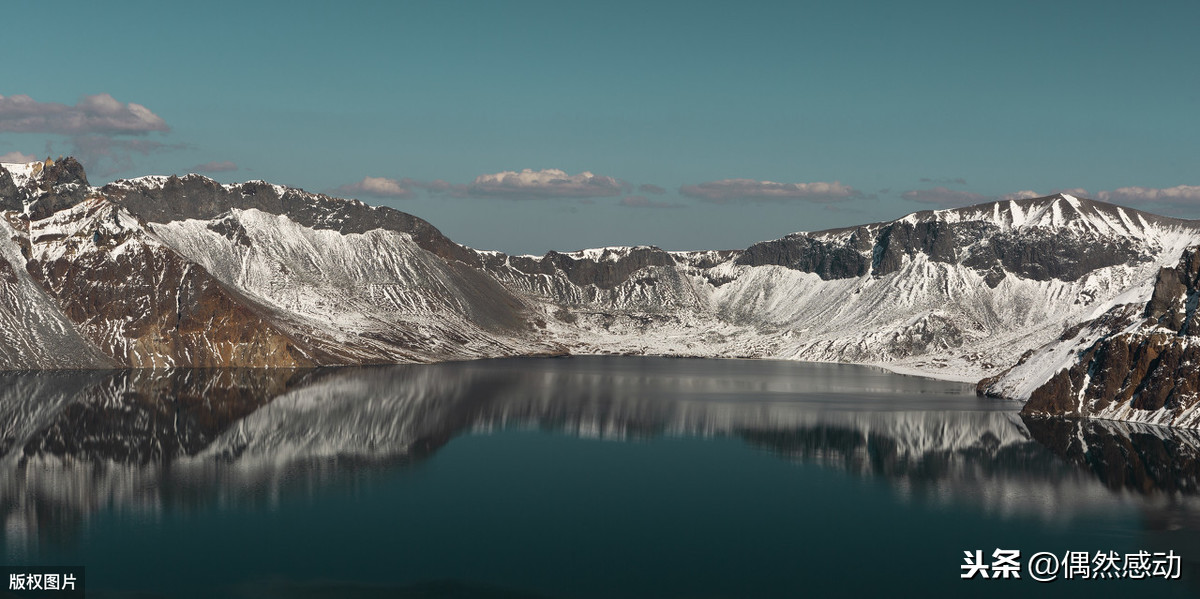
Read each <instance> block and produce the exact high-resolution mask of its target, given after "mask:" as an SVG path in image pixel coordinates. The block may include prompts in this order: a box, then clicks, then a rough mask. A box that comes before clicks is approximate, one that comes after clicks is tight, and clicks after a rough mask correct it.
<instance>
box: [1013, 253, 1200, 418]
mask: <svg viewBox="0 0 1200 599" xmlns="http://www.w3.org/2000/svg"><path fill="white" fill-rule="evenodd" d="M1198 299H1200V247H1192V248H1189V249H1188V250H1187V251H1186V252H1184V254H1183V256H1182V258H1181V259H1180V260H1179V263H1178V264H1177V265H1175V266H1173V267H1166V268H1162V269H1160V270H1159V273H1158V276H1157V278H1156V280H1155V284H1154V291H1153V293H1152V295H1151V296H1150V299H1149V301H1147V302H1146V303H1145V304H1144V306H1142V307H1141V309H1140V310H1139V309H1138V307H1139V306H1138V305H1137V304H1121V305H1118V306H1114V307H1113V308H1112V309H1110V310H1108V311H1107V312H1105V313H1104V314H1103V315H1101V316H1100V317H1099V318H1097V319H1095V320H1092V321H1090V322H1088V323H1085V324H1084V325H1083V326H1081V327H1080V328H1079V330H1078V332H1077V333H1075V334H1074V335H1072V336H1067V335H1064V336H1063V337H1064V338H1063V339H1062V340H1061V341H1060V342H1059V343H1057V344H1051V345H1050V346H1047V347H1045V348H1042V349H1041V350H1040V355H1037V356H1035V359H1040V360H1041V361H1042V363H1043V365H1042V366H1041V367H1040V368H1039V369H1038V371H1037V373H1038V374H1040V375H1041V376H1035V373H1033V372H1026V371H1027V370H1028V368H1027V367H1026V366H1025V365H1021V366H1018V367H1016V368H1014V369H1013V371H1011V372H1009V373H1007V374H1006V375H1004V377H1002V378H1010V379H1018V378H1020V377H1024V378H1025V379H1026V380H1030V379H1031V380H1033V381H1035V382H1037V381H1039V379H1040V380H1041V381H1044V382H1042V384H1040V385H1039V386H1037V387H1036V388H1035V389H1033V391H1032V392H1030V395H1029V401H1028V402H1027V403H1026V404H1025V413H1026V414H1030V415H1040V416H1045V415H1068V416H1088V417H1096V418H1104V419H1112V420H1127V421H1133V422H1145V423H1150V424H1166V425H1171V426H1179V427H1187V428H1200V408H1198V407H1197V406H1198V404H1200V322H1198V319H1200V316H1198V315H1197V314H1196V305H1197V302H1198ZM1046 371H1050V372H1053V373H1054V374H1053V375H1052V376H1050V377H1049V378H1048V379H1047V378H1045V374H1044V373H1045V372H1046ZM997 384H1001V382H997Z"/></svg>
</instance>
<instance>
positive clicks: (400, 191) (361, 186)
mask: <svg viewBox="0 0 1200 599" xmlns="http://www.w3.org/2000/svg"><path fill="white" fill-rule="evenodd" d="M330 193H332V194H334V195H339V196H372V197H377V198H408V197H412V194H413V192H412V190H411V189H408V188H407V187H404V186H403V185H401V184H400V182H399V181H397V180H395V179H388V178H387V177H363V179H362V181H359V182H357V183H350V184H347V185H342V186H341V187H338V188H335V189H332V190H330Z"/></svg>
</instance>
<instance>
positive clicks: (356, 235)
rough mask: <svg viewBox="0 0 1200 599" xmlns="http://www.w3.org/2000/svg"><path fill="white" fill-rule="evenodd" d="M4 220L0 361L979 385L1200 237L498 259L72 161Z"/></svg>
mask: <svg viewBox="0 0 1200 599" xmlns="http://www.w3.org/2000/svg"><path fill="white" fill-rule="evenodd" d="M39 165H40V166H39ZM0 212H3V214H4V216H5V219H4V221H5V228H6V231H7V234H6V235H5V239H3V240H0V245H3V248H2V249H3V251H2V252H0V256H3V258H4V260H3V261H2V262H3V263H2V264H0V287H2V288H4V289H5V290H8V293H5V294H4V295H2V296H0V297H2V298H5V300H6V301H2V302H0V334H2V335H4V337H3V342H0V368H6V369H9V368H70V367H83V368H107V367H113V366H134V367H193V366H250V367H308V366H320V365H335V364H377V363H399V362H433V361H442V360H459V359H473V358H486V357H501V356H515V355H545V354H605V353H628V354H654V355H678V356H702V357H745V358H783V359H796V360H815V361H842V362H856V363H864V364H873V365H879V366H883V367H885V368H889V369H892V370H895V371H898V372H906V373H913V374H922V375H926V376H935V377H938V378H949V379H955V380H964V381H971V382H975V381H977V380H980V379H983V378H985V377H994V376H997V375H1000V374H1001V372H1002V371H1004V369H1005V368H1007V367H1009V366H1012V365H1013V364H1015V363H1016V362H1018V360H1019V359H1020V357H1021V356H1022V355H1026V354H1029V353H1030V352H1033V351H1036V350H1038V348H1043V347H1046V346H1047V344H1053V343H1056V342H1059V339H1060V337H1062V335H1063V333H1064V331H1066V330H1069V329H1072V328H1073V327H1077V326H1078V325H1079V324H1080V323H1083V322H1085V321H1088V320H1090V319H1094V318H1096V315H1097V313H1098V312H1100V313H1102V312H1104V311H1105V310H1110V309H1113V308H1114V307H1115V306H1117V305H1126V304H1138V303H1139V302H1140V303H1142V304H1144V303H1145V302H1146V301H1147V300H1149V298H1150V297H1151V295H1152V291H1153V287H1154V280H1155V277H1156V276H1157V275H1158V273H1159V271H1160V269H1162V268H1166V267H1169V266H1171V265H1172V264H1174V263H1175V262H1177V261H1178V257H1179V256H1180V255H1182V253H1183V250H1184V249H1185V248H1186V247H1188V246H1190V245H1194V244H1196V243H1197V242H1200V222H1197V221H1187V220H1181V219H1171V218H1168V217H1159V216H1156V215H1153V214H1150V213H1145V212H1141V211H1138V210H1134V209H1130V208H1125V207H1121V206H1115V205H1112V204H1106V203H1103V202H1096V201H1092V200H1085V199H1079V198H1075V197H1074V196H1070V195H1066V194H1056V195H1052V196H1045V197H1042V198H1030V199H1022V200H1002V201H997V202H991V203H986V204H980V205H976V206H968V207H964V208H954V209H947V210H937V211H920V212H916V213H912V214H910V215H907V216H904V217H902V218H899V219H896V220H893V221H887V222H880V223H871V224H867V225H860V226H856V227H844V228H840V229H828V230H824V231H815V232H798V233H793V234H791V235H787V236H785V237H782V238H780V239H776V240H770V241H764V242H760V243H756V244H752V245H751V246H750V247H748V248H745V249H742V250H719V251H665V250H662V249H659V248H656V247H653V246H634V247H609V248H595V249H590V250H579V251H575V252H557V251H551V252H547V253H546V254H544V255H542V256H512V255H508V254H504V253H502V252H495V251H488V250H477V249H473V248H469V247H466V246H462V245H459V244H457V243H455V242H453V241H451V240H450V239H449V238H447V237H446V236H445V235H443V234H442V233H441V232H440V231H439V230H438V229H437V228H436V227H434V226H433V225H432V224H430V223H428V222H426V221H424V220H422V219H420V218H418V217H415V216H412V215H408V214H405V213H403V212H400V211H397V210H394V209H391V208H385V207H373V206H368V205H367V204H364V203H362V202H359V201H357V200H345V199H338V198H332V197H330V196H327V195H324V194H314V193H309V192H306V191H303V190H299V189H295V188H289V187H285V186H280V185H273V184H270V183H266V182H263V181H251V182H246V183H239V184H221V183H218V182H216V181H214V180H212V179H209V178H207V177H203V176H200V175H194V174H193V175H186V176H183V177H178V176H150V177H140V178H136V179H123V180H118V181H114V182H112V183H109V184H107V185H104V186H101V187H92V186H90V185H88V184H87V179H86V174H85V173H84V172H83V169H82V167H81V166H79V164H78V162H77V161H75V160H74V159H70V158H67V159H63V160H60V161H57V162H56V161H49V160H48V161H45V162H41V163H29V164H26V165H7V164H6V165H2V166H0ZM21 298H24V299H21ZM18 323H24V324H18ZM29 323H33V324H32V326H29ZM22 327H24V328H22ZM39 346H44V347H64V348H65V347H70V348H72V350H71V351H73V352H74V353H69V354H68V355H67V357H66V358H58V359H55V358H52V357H51V356H49V355H48V354H50V353H53V352H47V351H41V352H40V353H39V352H38V351H36V350H35V349H34V348H36V347H39ZM1021 372H1024V371H1021ZM1043 374H1045V375H1046V377H1047V380H1048V379H1049V377H1050V375H1051V374H1052V373H1041V372H1038V373H1029V372H1026V374H1025V375H1024V376H1026V379H1023V382H1020V383H1015V382H1013V381H1014V380H1015V379H1013V377H1014V376H1016V375H1013V374H1012V373H1011V372H1010V374H1009V375H1008V378H1007V379H1006V381H1007V382H1006V383H1005V384H1002V385H1000V386H999V387H995V388H994V389H992V392H993V394H999V395H1004V396H1008V397H1018V398H1019V397H1021V394H1022V393H1023V392H1014V390H1017V389H1028V388H1033V387H1036V386H1037V385H1041V384H1044V383H1045V382H1046V381H1045V380H1042V381H1037V380H1033V379H1032V378H1028V377H1031V376H1032V377H1034V378H1036V377H1038V376H1042V375H1043Z"/></svg>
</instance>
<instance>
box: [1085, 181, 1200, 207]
mask: <svg viewBox="0 0 1200 599" xmlns="http://www.w3.org/2000/svg"><path fill="white" fill-rule="evenodd" d="M1096 197H1097V198H1098V199H1100V200H1103V201H1105V202H1113V203H1117V204H1120V203H1132V204H1150V203H1158V204H1174V205H1177V206H1190V205H1195V204H1200V185H1176V186H1175V187H1167V188H1161V189H1160V188H1154V187H1121V188H1118V189H1114V190H1112V191H1101V192H1100V193H1098V194H1096Z"/></svg>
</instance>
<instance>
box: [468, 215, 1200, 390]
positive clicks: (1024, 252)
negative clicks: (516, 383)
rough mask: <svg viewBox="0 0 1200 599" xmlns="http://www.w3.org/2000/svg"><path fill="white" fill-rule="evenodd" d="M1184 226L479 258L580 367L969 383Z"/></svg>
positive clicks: (1013, 225) (1149, 219) (902, 235)
mask: <svg viewBox="0 0 1200 599" xmlns="http://www.w3.org/2000/svg"><path fill="white" fill-rule="evenodd" d="M1196 237H1197V227H1196V224H1195V223H1192V222H1189V221H1181V220H1176V219H1167V218H1162V217H1158V216H1154V215H1150V214H1146V213H1142V212H1138V211H1135V210H1130V209H1126V208H1121V207H1117V206H1112V205H1109V204H1103V203H1099V202H1092V201H1088V200H1081V199H1078V198H1074V197H1072V196H1065V195H1059V196H1050V197H1045V198H1036V199H1031V200H1018V201H1009V202H995V203H991V204H985V205H981V206H974V207H969V208H962V209H954V210H943V211H930V212H921V213H916V214H912V215H909V216H907V217H905V218H903V219H900V220H898V221H894V222H889V223H876V224H871V225H864V226H861V227H856V228H850V229H838V230H832V231H820V232H815V233H797V234H794V235H790V236H788V237H785V238H783V239H779V240H775V241H770V242H764V243H760V244H756V245H754V246H751V247H750V248H748V249H746V250H745V251H729V252H663V251H661V250H657V249H655V248H604V249H597V250H585V251H582V252H573V253H558V252H551V253H549V254H547V255H546V256H544V257H541V258H537V257H531V256H505V255H503V254H497V253H486V254H485V253H481V258H482V260H483V263H484V267H485V268H486V269H488V271H489V272H491V273H492V274H493V276H495V277H496V278H497V279H498V280H500V281H501V282H503V283H504V284H506V285H507V286H509V287H510V288H511V289H513V290H514V292H515V293H518V294H523V295H532V296H534V297H537V298H539V299H540V300H541V301H542V302H543V303H544V304H545V305H546V306H547V311H546V320H547V322H549V323H550V328H551V329H552V330H553V331H554V333H555V337H556V338H557V339H561V340H563V342H564V343H566V344H568V345H569V346H571V347H573V348H575V349H574V350H573V351H582V352H588V353H605V352H610V353H660V354H682V355H702V356H726V357H778V358H787V359H799V360H819V361H847V362H859V363H872V364H879V365H884V366H886V367H888V368H891V369H893V370H898V371H903V372H914V373H919V374H926V375H933V376H939V377H944V378H955V379H959V380H969V381H975V380H978V379H979V378H981V377H983V376H986V375H989V374H994V373H995V372H996V371H998V370H999V369H1001V368H1003V367H1004V366H1007V365H1010V364H1011V363H1012V362H1013V361H1014V360H1015V359H1016V358H1017V357H1018V356H1020V355H1021V354H1022V353H1024V352H1025V351H1028V350H1031V349H1034V348H1036V347H1038V346H1040V345H1042V344H1043V343H1045V342H1048V341H1050V340H1052V339H1054V338H1056V337H1058V336H1059V335H1060V334H1061V333H1062V331H1063V330H1064V329H1066V328H1068V327H1070V326H1072V325H1074V324H1075V323H1077V322H1078V321H1079V320H1081V319H1082V318H1083V317H1084V316H1086V315H1088V314H1090V313H1091V312H1093V311H1094V310H1095V309H1096V307H1097V306H1099V305H1103V304H1105V303H1106V302H1109V301H1111V300H1113V298H1116V297H1117V296H1119V295H1121V294H1122V293H1126V292H1128V291H1129V290H1130V289H1131V288H1138V289H1148V286H1149V283H1150V282H1151V281H1152V279H1153V276H1154V273H1155V272H1156V271H1157V268H1158V267H1159V266H1160V265H1162V264H1164V263H1166V262H1168V261H1170V260H1173V259H1174V258H1175V257H1176V256H1178V252H1179V251H1181V250H1182V249H1183V247H1185V246H1186V245H1187V244H1188V243H1191V242H1192V240H1194V239H1196Z"/></svg>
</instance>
